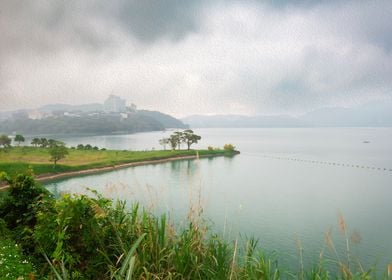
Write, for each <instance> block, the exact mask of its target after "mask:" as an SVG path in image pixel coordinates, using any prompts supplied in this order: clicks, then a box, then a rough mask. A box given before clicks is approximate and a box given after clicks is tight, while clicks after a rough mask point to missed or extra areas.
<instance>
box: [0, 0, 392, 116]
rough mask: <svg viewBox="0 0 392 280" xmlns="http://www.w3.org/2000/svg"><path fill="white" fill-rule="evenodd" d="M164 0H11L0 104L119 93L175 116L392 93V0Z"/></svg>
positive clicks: (268, 109) (5, 5)
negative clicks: (296, 1)
mask: <svg viewBox="0 0 392 280" xmlns="http://www.w3.org/2000/svg"><path fill="white" fill-rule="evenodd" d="M97 3H98V4H97ZM162 3H163V2H162V1H153V0H149V1H120V0H117V1H111V3H110V4H107V3H106V4H103V2H96V1H79V2H76V1H73V2H69V3H68V2H62V1H43V0H42V1H34V2H25V1H3V2H2V3H1V4H0V7H1V9H0V10H1V13H0V34H1V35H0V36H1V40H0V97H1V102H0V110H8V109H15V108H23V107H36V106H40V105H44V104H46V103H71V104H79V103H86V102H102V101H103V100H104V99H105V98H106V97H107V96H108V95H109V94H111V93H112V94H117V95H120V96H122V97H124V98H126V99H127V100H129V102H134V103H136V104H137V105H138V106H139V107H142V108H148V109H157V110H161V111H164V112H167V113H172V114H174V115H176V116H184V115H188V114H196V113H209V114H211V113H237V114H238V113H239V114H280V113H289V114H299V113H302V112H305V111H309V110H312V109H315V108H319V107H323V106H352V105H356V104H361V103H364V102H368V101H372V100H380V99H385V98H388V99H391V98H392V91H391V88H392V81H391V80H390V78H389V77H391V76H392V53H391V48H392V39H391V38H392V36H391V35H390V34H392V30H391V29H392V22H391V20H390V16H389V15H390V14H391V13H392V3H391V2H390V1H378V2H358V1H352V2H344V3H342V2H340V1H336V2H330V1H328V2H327V1H321V2H312V1H303V2H301V3H300V4H296V5H293V4H290V2H284V1H282V2H278V3H277V2H275V1H274V3H275V4H274V5H268V4H265V2H258V1H179V0H178V1H176V0H171V1H165V2H164V3H165V4H162Z"/></svg>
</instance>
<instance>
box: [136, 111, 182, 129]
mask: <svg viewBox="0 0 392 280" xmlns="http://www.w3.org/2000/svg"><path fill="white" fill-rule="evenodd" d="M137 113H138V114H141V115H143V116H148V117H151V118H153V119H156V120H157V121H159V122H160V123H161V124H162V125H163V126H164V127H165V128H187V127H188V126H186V125H185V124H184V123H183V122H182V121H180V120H178V119H176V118H174V117H172V116H170V115H167V114H164V113H161V112H158V111H148V110H138V111H137Z"/></svg>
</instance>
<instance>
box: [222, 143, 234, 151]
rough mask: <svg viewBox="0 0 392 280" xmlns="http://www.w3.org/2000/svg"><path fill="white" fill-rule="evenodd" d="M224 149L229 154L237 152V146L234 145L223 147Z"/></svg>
mask: <svg viewBox="0 0 392 280" xmlns="http://www.w3.org/2000/svg"><path fill="white" fill-rule="evenodd" d="M223 149H224V150H225V151H227V152H233V151H234V150H235V146H233V145H232V144H225V145H224V146H223Z"/></svg>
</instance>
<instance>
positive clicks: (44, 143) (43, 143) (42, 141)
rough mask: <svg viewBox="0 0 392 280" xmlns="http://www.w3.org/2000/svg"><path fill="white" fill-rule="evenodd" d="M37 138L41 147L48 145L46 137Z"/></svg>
mask: <svg viewBox="0 0 392 280" xmlns="http://www.w3.org/2000/svg"><path fill="white" fill-rule="evenodd" d="M39 140H40V145H41V147H42V148H46V147H47V146H48V145H49V143H48V139H46V138H41V139H39Z"/></svg>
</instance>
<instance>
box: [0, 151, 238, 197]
mask: <svg viewBox="0 0 392 280" xmlns="http://www.w3.org/2000/svg"><path fill="white" fill-rule="evenodd" d="M239 153H240V152H239V151H235V152H234V153H233V155H237V154H239ZM222 156H226V155H225V154H210V155H200V156H198V155H191V156H178V157H169V158H163V159H153V160H144V161H133V162H127V163H122V164H115V165H108V166H102V167H94V168H88V169H84V170H78V171H67V172H61V173H55V174H53V173H49V174H41V175H38V176H36V177H35V178H34V179H35V180H36V181H38V182H40V183H44V182H47V181H52V180H56V179H60V178H66V177H73V176H75V177H77V176H82V175H90V174H97V173H103V172H110V171H114V170H117V169H122V168H127V167H133V166H142V165H149V164H159V163H166V162H171V161H176V160H186V159H198V158H209V157H222ZM8 188H9V185H5V186H0V191H5V190H7V189H8Z"/></svg>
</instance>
